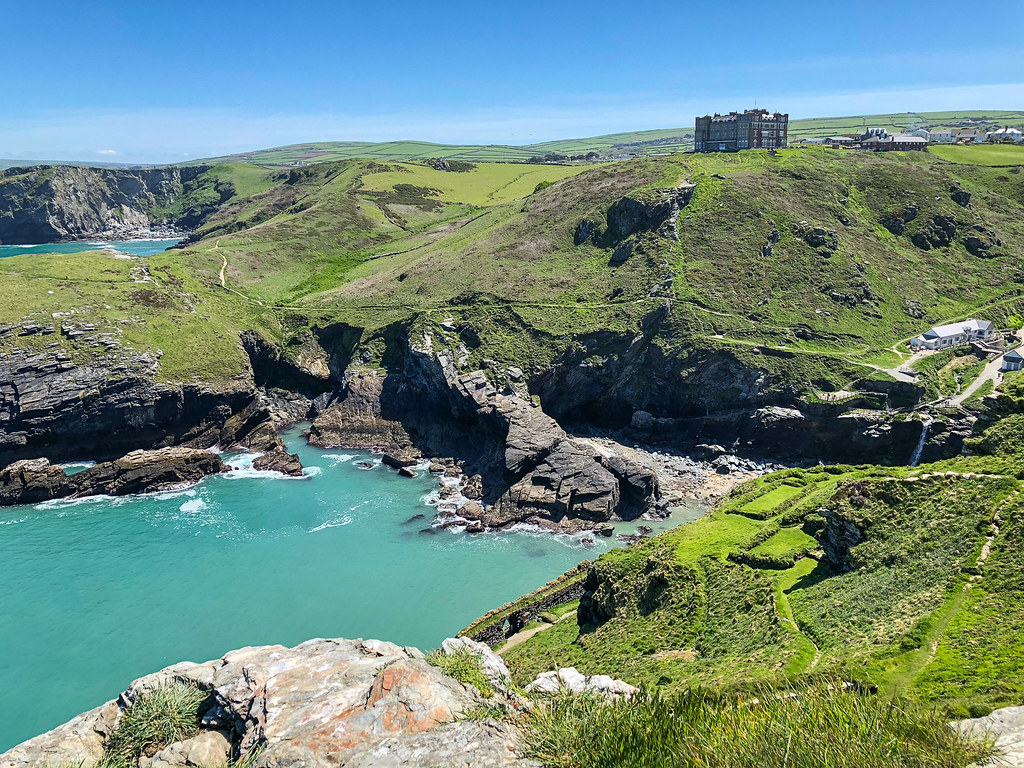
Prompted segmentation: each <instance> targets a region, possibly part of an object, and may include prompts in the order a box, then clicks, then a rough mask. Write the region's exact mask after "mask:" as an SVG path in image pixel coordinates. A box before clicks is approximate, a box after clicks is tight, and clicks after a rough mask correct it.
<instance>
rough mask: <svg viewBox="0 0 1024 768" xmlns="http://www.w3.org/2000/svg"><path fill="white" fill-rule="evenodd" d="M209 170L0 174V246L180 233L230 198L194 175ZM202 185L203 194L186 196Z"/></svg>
mask: <svg viewBox="0 0 1024 768" xmlns="http://www.w3.org/2000/svg"><path fill="white" fill-rule="evenodd" d="M208 170H209V167H208V166H191V167H170V168H150V169H144V170H111V169H105V168H83V167H77V166H36V167H32V168H9V169H7V170H5V171H0V243H2V244H12V243H54V242H62V241H66V240H82V239H85V238H91V237H103V238H108V239H130V238H133V237H152V236H161V235H162V236H168V237H171V236H175V235H180V234H183V233H184V232H186V231H188V230H191V229H194V228H196V227H198V226H199V225H200V224H202V223H203V222H204V221H205V220H206V218H207V217H208V216H210V215H211V214H212V213H213V212H214V211H216V210H217V208H218V207H220V205H221V204H222V203H223V202H225V201H226V200H227V199H229V198H230V197H231V196H233V195H234V192H235V190H234V188H233V187H231V185H230V184H224V183H221V182H217V181H214V180H210V181H209V183H208V184H206V183H205V182H204V181H203V180H202V178H201V177H202V175H203V174H204V173H205V172H206V171H208ZM201 185H203V186H208V187H209V190H208V192H209V193H210V194H204V195H201V196H200V195H197V196H196V197H195V198H194V199H193V198H191V197H190V193H191V192H193V191H196V190H197V189H198V188H199V187H200V186H201ZM172 211H173V212H172Z"/></svg>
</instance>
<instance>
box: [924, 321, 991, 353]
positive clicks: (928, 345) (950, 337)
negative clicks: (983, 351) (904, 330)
mask: <svg viewBox="0 0 1024 768" xmlns="http://www.w3.org/2000/svg"><path fill="white" fill-rule="evenodd" d="M995 332H996V329H995V326H993V325H992V323H991V322H990V321H988V320H977V319H975V318H973V317H972V318H970V319H968V320H964V321H963V322H962V323H950V324H949V325H936V326H935V327H934V328H929V329H928V330H927V331H925V332H924V333H922V334H921V335H920V336H918V337H916V338H914V339H911V340H910V346H911V347H912V348H914V349H949V348H950V347H962V346H963V345H964V344H970V343H971V342H972V341H986V340H988V339H990V338H992V336H993V335H994V334H995Z"/></svg>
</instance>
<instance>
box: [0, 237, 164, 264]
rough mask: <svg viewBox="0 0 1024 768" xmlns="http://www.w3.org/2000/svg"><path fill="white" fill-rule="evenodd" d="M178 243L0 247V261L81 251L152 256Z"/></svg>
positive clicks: (103, 242) (84, 242) (91, 242)
mask: <svg viewBox="0 0 1024 768" xmlns="http://www.w3.org/2000/svg"><path fill="white" fill-rule="evenodd" d="M179 242H180V240H178V239H173V240H110V241H107V240H81V241H79V242H75V243H46V244H43V245H0V259H2V258H4V257H5V256H23V255H24V254H26V253H81V252H82V251H104V250H105V251H118V252H119V253H130V254H132V255H133V256H153V255H154V254H157V253H160V252H162V251H166V250H167V249H168V248H170V247H171V246H173V245H177V244H178V243H179Z"/></svg>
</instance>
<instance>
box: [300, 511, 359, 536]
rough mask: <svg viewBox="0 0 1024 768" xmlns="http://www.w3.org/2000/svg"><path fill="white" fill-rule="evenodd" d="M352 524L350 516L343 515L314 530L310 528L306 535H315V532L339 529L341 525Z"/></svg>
mask: <svg viewBox="0 0 1024 768" xmlns="http://www.w3.org/2000/svg"><path fill="white" fill-rule="evenodd" d="M351 522H352V516H351V515H344V516H343V517H340V518H338V519H337V520H328V521H327V522H326V523H320V525H318V526H317V527H316V528H310V529H309V531H308V533H316V532H317V531H324V530H326V529H328V528H341V527H342V526H343V525H349V524H350V523H351Z"/></svg>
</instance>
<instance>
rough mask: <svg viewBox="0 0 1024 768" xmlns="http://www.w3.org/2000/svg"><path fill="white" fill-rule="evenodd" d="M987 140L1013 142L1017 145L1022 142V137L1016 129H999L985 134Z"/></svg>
mask: <svg viewBox="0 0 1024 768" xmlns="http://www.w3.org/2000/svg"><path fill="white" fill-rule="evenodd" d="M987 135H988V138H989V139H991V140H992V141H1006V140H1007V139H1009V140H1010V141H1015V142H1017V143H1018V144H1019V143H1020V142H1021V141H1022V140H1024V135H1022V134H1021V132H1020V131H1018V130H1017V129H1016V128H1000V129H998V130H995V131H989V133H988V134H987Z"/></svg>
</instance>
